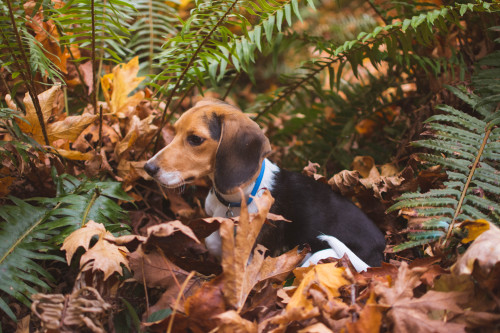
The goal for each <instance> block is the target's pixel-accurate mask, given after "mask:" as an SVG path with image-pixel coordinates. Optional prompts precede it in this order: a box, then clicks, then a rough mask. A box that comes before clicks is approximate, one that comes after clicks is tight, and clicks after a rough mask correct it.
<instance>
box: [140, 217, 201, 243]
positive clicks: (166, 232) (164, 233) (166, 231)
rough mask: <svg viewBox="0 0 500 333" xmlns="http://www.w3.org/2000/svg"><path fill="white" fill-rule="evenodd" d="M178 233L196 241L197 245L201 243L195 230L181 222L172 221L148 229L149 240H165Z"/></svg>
mask: <svg viewBox="0 0 500 333" xmlns="http://www.w3.org/2000/svg"><path fill="white" fill-rule="evenodd" d="M176 232H181V233H182V234H184V235H186V236H187V237H189V238H191V239H192V240H194V241H195V242H196V243H200V241H199V240H198V238H197V237H196V235H195V234H194V232H193V230H191V228H190V227H188V226H187V225H185V224H183V223H182V222H181V221H170V222H166V223H162V224H158V225H155V226H152V227H149V228H148V231H147V233H148V238H150V239H152V238H153V237H158V238H163V237H168V236H170V235H173V234H174V233H176Z"/></svg>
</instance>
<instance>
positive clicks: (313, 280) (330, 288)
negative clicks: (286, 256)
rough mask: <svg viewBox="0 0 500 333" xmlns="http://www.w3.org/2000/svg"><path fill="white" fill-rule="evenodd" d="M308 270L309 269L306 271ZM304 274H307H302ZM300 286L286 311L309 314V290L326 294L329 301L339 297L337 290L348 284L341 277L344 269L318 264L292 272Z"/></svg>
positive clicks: (311, 307) (311, 306)
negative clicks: (296, 310)
mask: <svg viewBox="0 0 500 333" xmlns="http://www.w3.org/2000/svg"><path fill="white" fill-rule="evenodd" d="M308 268H310V269H308ZM304 272H307V273H305V274H304ZM294 274H296V279H297V280H298V281H300V284H299V285H298V287H297V290H295V292H294V294H293V296H292V297H291V299H290V301H289V302H288V304H287V306H286V311H291V310H292V309H295V308H297V309H301V311H303V312H309V311H311V310H312V309H313V308H314V304H313V302H312V301H311V298H310V297H309V289H311V288H316V289H319V290H321V291H322V292H324V293H326V295H327V298H328V299H329V300H333V299H334V298H335V297H338V296H339V295H340V293H339V288H340V287H342V286H344V285H346V284H348V283H349V282H348V281H347V280H346V279H345V278H344V277H343V274H344V269H343V268H338V267H336V264H334V263H328V264H319V265H315V266H312V267H306V269H303V268H297V269H295V270H294Z"/></svg>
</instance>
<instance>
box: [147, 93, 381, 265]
mask: <svg viewBox="0 0 500 333" xmlns="http://www.w3.org/2000/svg"><path fill="white" fill-rule="evenodd" d="M174 129H175V136H174V139H173V140H172V142H171V143H170V144H169V145H167V146H166V147H165V148H163V149H162V150H161V151H159V152H158V153H157V154H156V155H155V156H153V157H152V158H151V159H150V160H149V161H148V162H147V163H146V164H145V165H144V169H145V170H146V172H147V173H148V174H150V175H151V176H152V177H153V178H154V179H155V180H156V181H157V182H159V183H160V184H161V185H163V186H166V187H180V186H183V185H185V184H188V183H190V182H192V181H193V180H195V179H197V178H200V177H204V176H208V177H210V178H211V180H212V184H213V188H212V190H211V191H210V193H209V195H208V196H207V198H206V201H205V210H206V212H207V214H209V215H211V216H220V217H230V216H237V215H239V213H240V204H241V202H240V201H241V195H240V192H239V190H238V188H241V189H242V190H243V192H244V194H245V198H246V200H247V203H248V209H249V212H250V213H252V212H256V211H257V206H256V205H255V203H254V202H253V199H252V198H253V197H255V196H259V195H260V194H261V193H262V189H268V190H270V191H271V194H272V196H273V197H274V199H275V202H274V204H273V206H272V207H271V212H272V213H275V214H279V215H282V216H283V217H285V218H286V219H288V220H290V221H292V222H291V223H289V222H283V223H278V224H277V225H276V226H272V225H267V224H265V225H264V228H263V230H262V231H261V233H260V235H259V238H258V240H257V242H258V243H260V244H262V245H264V246H266V247H267V248H268V249H269V250H270V251H271V253H272V254H278V253H280V252H282V251H284V250H286V249H289V248H293V247H294V246H296V245H302V244H304V243H308V244H309V245H310V246H311V249H312V251H313V252H316V251H320V250H324V249H329V251H323V252H325V253H327V254H328V255H329V256H332V255H334V254H332V251H333V250H334V248H335V245H332V244H337V245H338V244H340V245H341V246H340V247H341V248H346V249H347V250H344V251H343V252H341V253H338V254H337V257H338V256H342V255H343V254H344V253H348V255H349V257H350V259H351V261H353V262H354V261H356V260H357V259H358V260H359V258H361V263H362V264H361V266H360V267H364V268H365V269H366V264H368V265H370V266H380V265H381V262H382V259H383V251H384V248H385V241H384V235H383V234H382V232H381V231H380V230H379V229H378V228H377V226H376V225H375V224H374V223H373V222H372V221H371V220H370V219H369V218H368V217H367V216H366V215H365V214H364V213H363V212H362V211H361V210H360V209H359V208H358V207H356V206H355V205H354V204H353V203H352V202H351V201H349V200H348V199H346V198H344V197H342V196H340V195H339V194H337V193H334V192H333V191H332V190H331V189H330V188H329V187H328V185H326V184H323V183H319V182H316V181H315V180H313V179H311V178H309V177H306V176H304V175H302V174H300V173H296V172H290V171H287V170H283V169H280V168H279V167H278V166H276V165H275V164H273V163H272V162H271V161H269V160H268V159H267V158H266V156H267V155H269V154H270V153H271V145H270V144H269V140H268V139H267V137H266V136H265V135H264V133H263V132H262V130H261V129H260V127H259V126H258V125H257V124H256V123H255V122H254V121H252V120H251V119H250V118H249V117H248V116H247V115H246V114H245V113H243V112H242V111H241V110H239V109H238V108H236V107H234V106H232V105H229V104H227V103H225V102H223V101H219V100H215V99H203V100H201V101H200V102H198V103H197V104H196V105H195V106H194V107H193V108H191V109H189V110H188V111H186V112H185V113H184V114H182V116H181V117H180V118H179V119H178V120H177V122H176V123H175V124H174ZM318 236H319V237H318ZM205 243H206V245H207V248H208V250H209V252H211V253H212V254H214V255H216V256H219V257H220V254H221V242H220V236H219V234H218V232H215V233H213V234H212V235H210V236H209V237H207V238H206V239H205ZM342 246H343V247H342ZM356 257H359V258H356ZM363 261H364V262H363ZM365 263H366V264H365ZM363 264H364V265H365V266H363ZM356 268H357V267H356Z"/></svg>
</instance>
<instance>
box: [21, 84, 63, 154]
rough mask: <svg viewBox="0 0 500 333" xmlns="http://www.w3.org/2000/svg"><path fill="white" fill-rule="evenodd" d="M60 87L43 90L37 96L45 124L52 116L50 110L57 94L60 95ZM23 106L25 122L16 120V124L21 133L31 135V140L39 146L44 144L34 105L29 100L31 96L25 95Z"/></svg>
mask: <svg viewBox="0 0 500 333" xmlns="http://www.w3.org/2000/svg"><path fill="white" fill-rule="evenodd" d="M60 90H61V86H53V87H52V88H50V89H48V90H45V91H44V92H42V93H41V94H39V95H38V100H39V102H40V108H41V109H42V114H43V120H44V122H45V123H47V121H48V120H49V118H50V116H51V115H52V109H53V106H54V101H55V100H56V97H57V94H59V93H60ZM23 103H24V106H25V107H26V115H25V116H24V117H23V118H24V120H25V121H23V120H21V119H17V118H16V122H17V124H18V125H19V128H20V129H21V131H23V132H24V133H26V134H31V135H32V136H33V138H34V139H35V140H36V141H37V142H38V143H40V144H45V141H44V138H43V134H42V128H41V127H40V122H39V121H38V117H37V115H36V110H35V105H34V103H33V101H32V100H31V96H30V95H29V94H28V93H26V95H25V96H24V99H23Z"/></svg>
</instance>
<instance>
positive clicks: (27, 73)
mask: <svg viewBox="0 0 500 333" xmlns="http://www.w3.org/2000/svg"><path fill="white" fill-rule="evenodd" d="M5 2H6V3H7V7H9V17H10V21H11V23H12V30H13V31H14V35H15V36H16V42H17V45H18V47H19V51H20V53H21V60H22V63H23V64H24V71H23V70H22V69H21V70H20V73H21V75H22V76H23V79H24V81H25V82H26V88H28V93H29V94H30V97H31V100H32V101H33V106H34V107H35V112H36V115H37V118H38V122H39V123H40V128H41V129H42V134H43V138H44V140H45V144H46V145H47V146H49V145H50V141H49V137H48V135H47V130H46V128H45V121H44V119H43V113H42V108H41V106H40V101H39V100H38V94H37V91H36V87H35V83H34V80H33V77H32V76H31V70H30V65H29V62H28V58H27V57H26V53H25V52H24V46H23V43H22V41H21V36H19V30H18V29H17V24H16V19H15V17H14V11H13V9H12V4H11V3H10V0H6V1H5ZM6 42H7V43H6V44H7V45H8V44H9V42H8V40H7V39H6ZM9 48H10V47H9ZM12 56H13V57H14V60H15V61H16V62H17V63H18V65H19V67H21V65H20V62H19V59H17V56H16V54H15V52H12Z"/></svg>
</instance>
